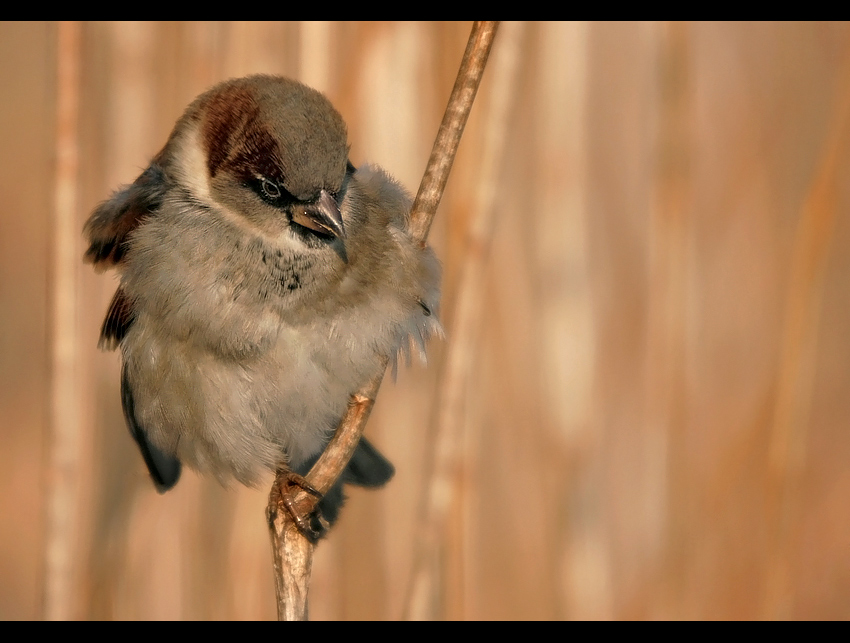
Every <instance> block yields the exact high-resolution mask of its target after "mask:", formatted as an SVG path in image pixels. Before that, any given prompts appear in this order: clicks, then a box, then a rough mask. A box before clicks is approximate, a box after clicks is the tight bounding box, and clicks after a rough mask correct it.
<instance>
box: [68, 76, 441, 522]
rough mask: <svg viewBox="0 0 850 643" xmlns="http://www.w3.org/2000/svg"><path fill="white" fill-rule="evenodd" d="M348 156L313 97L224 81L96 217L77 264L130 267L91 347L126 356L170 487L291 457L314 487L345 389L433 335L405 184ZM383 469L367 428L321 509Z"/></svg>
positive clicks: (425, 270)
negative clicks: (191, 472)
mask: <svg viewBox="0 0 850 643" xmlns="http://www.w3.org/2000/svg"><path fill="white" fill-rule="evenodd" d="M348 150H349V148H348V142H347V132H346V127H345V123H344V122H343V120H342V118H341V117H340V115H339V114H338V113H337V111H336V110H335V109H334V108H333V106H332V105H331V104H330V102H329V101H328V100H327V99H326V98H325V97H324V96H322V95H321V94H320V93H318V92H317V91H315V90H313V89H310V88H309V87H306V86H305V85H302V84H300V83H298V82H296V81H293V80H289V79H286V78H280V77H273V76H250V77H247V78H241V79H237V80H229V81H226V82H223V83H221V84H219V85H217V86H215V87H213V88H212V89H210V90H209V91H207V92H206V93H204V94H202V95H201V96H199V97H198V98H197V99H195V101H194V102H193V103H192V104H191V105H189V107H188V108H187V110H186V112H185V113H184V114H183V116H182V117H181V118H180V119H179V120H178V121H177V124H176V125H175V127H174V130H173V131H172V133H171V136H170V137H169V139H168V141H167V142H166V144H165V147H163V149H162V151H160V152H159V154H157V155H156V156H155V157H154V159H153V161H152V162H151V164H150V165H149V166H148V168H147V169H146V170H145V171H144V172H142V174H141V175H140V176H139V177H138V178H137V179H136V180H135V182H134V183H132V184H131V185H129V186H126V187H123V188H121V189H119V190H118V191H117V192H116V193H115V194H113V195H112V196H111V198H109V199H108V200H107V201H105V202H104V203H102V204H101V205H100V206H99V207H98V208H97V209H96V210H95V211H94V213H93V214H92V215H91V217H90V218H89V220H88V222H87V223H86V225H85V230H84V231H85V235H86V237H87V239H88V241H89V244H90V245H89V249H88V251H87V252H86V260H87V261H89V262H91V263H93V264H94V266H95V267H96V268H97V269H104V268H110V267H115V268H117V269H118V270H119V271H120V273H121V283H120V286H119V288H118V290H117V291H116V293H115V296H114V298H113V300H112V304H111V305H110V307H109V310H108V312H107V314H106V319H105V321H104V323H103V328H102V330H101V337H100V345H101V347H103V348H106V349H113V348H115V347H118V346H120V348H121V354H122V363H123V367H122V376H121V401H122V404H123V408H124V415H125V417H126V420H127V424H128V426H129V428H130V432H131V433H132V435H133V437H134V438H135V440H136V442H137V443H138V445H139V448H140V450H141V452H142V456H143V457H144V460H145V463H146V464H147V467H148V470H149V471H150V474H151V477H152V478H153V481H154V484H155V485H156V488H157V489H158V490H159V491H160V492H164V491H166V490H168V489H170V488H171V487H173V486H174V485H175V484H176V483H177V480H178V478H179V476H180V468H181V463H186V464H187V465H189V466H190V467H192V468H194V469H197V470H198V471H201V472H205V473H212V474H213V475H215V476H216V477H217V478H218V479H219V480H220V481H222V482H223V483H227V482H228V481H229V480H230V479H233V478H235V479H236V480H238V481H239V482H242V483H244V484H247V485H253V484H255V483H256V482H258V480H259V477H260V476H261V474H262V472H264V471H266V470H270V471H275V470H280V469H286V470H289V471H290V472H291V476H292V479H294V480H295V481H296V483H297V484H299V485H301V486H303V487H305V488H308V487H309V485H307V484H306V482H305V481H304V480H303V478H301V477H300V476H302V475H304V474H306V472H307V471H308V470H309V467H310V466H311V465H312V463H313V462H315V460H316V459H317V458H318V456H319V455H320V454H321V451H322V449H323V448H324V445H325V444H326V442H327V440H328V439H329V438H330V435H331V434H332V433H333V431H334V429H335V428H336V426H337V424H338V422H339V420H340V418H341V417H342V415H343V413H344V412H345V409H346V406H347V404H348V401H349V396H350V395H351V394H353V393H354V392H356V391H357V390H358V389H359V388H360V387H361V386H363V385H364V383H366V382H368V381H369V380H370V379H371V378H372V377H374V376H375V375H376V374H377V373H378V371H379V370H380V369H381V368H382V365H383V364H384V363H385V361H386V359H387V358H388V357H389V358H395V356H396V355H397V354H398V352H399V351H400V350H403V351H404V350H409V349H410V347H411V345H412V346H414V347H418V348H419V349H420V350H422V351H424V346H425V342H426V340H427V339H428V337H429V336H430V335H432V334H434V333H439V332H440V327H439V323H438V322H437V320H436V316H435V314H434V313H436V309H437V305H438V302H439V279H440V276H439V264H438V262H437V260H436V258H435V256H434V254H433V252H432V251H431V249H430V248H427V247H425V248H423V247H421V246H420V245H419V244H417V243H415V242H414V241H413V240H412V238H411V236H410V234H409V231H408V224H409V210H410V203H411V202H410V198H409V196H408V194H407V193H406V192H405V191H404V189H403V188H401V186H400V185H399V184H398V183H396V182H395V181H394V180H393V179H392V178H391V177H390V176H388V175H387V174H386V173H385V172H384V171H383V170H381V169H380V168H378V167H375V166H369V165H365V166H362V167H360V168H355V167H354V166H353V165H352V164H351V162H350V160H349V158H348ZM392 474H393V467H392V465H391V464H390V463H389V462H388V461H387V460H386V459H385V458H384V457H383V456H382V455H381V454H380V453H379V452H378V451H377V450H376V449H375V448H374V447H373V446H372V445H371V444H369V443H368V442H367V441H366V440H365V439H362V440H361V442H360V445H359V446H358V448H357V450H356V451H355V453H354V456H353V457H352V460H351V462H350V463H349V465H348V467H347V468H346V470H345V471H344V473H343V476H342V478H341V479H340V481H339V482H338V483H337V484H336V486H335V487H334V488H333V489H332V490H331V491H330V492H329V493H328V494H327V495H326V496H325V497H324V498H323V499H322V501H321V502H320V503H319V509H320V510H321V512H322V514H323V517H324V519H325V520H326V521H327V523H333V521H334V520H335V519H336V517H337V514H338V511H339V508H340V506H341V504H342V501H343V496H342V483H344V482H345V483H351V484H356V485H361V486H366V487H376V486H380V485H383V484H384V483H385V482H387V481H388V480H389V479H390V477H391V476H392ZM308 490H309V489H308ZM310 529H312V530H313V533H311V534H309V535H311V536H312V537H317V536H318V535H320V533H321V532H322V528H321V527H320V526H318V523H317V522H316V521H313V524H312V527H311V528H308V530H310Z"/></svg>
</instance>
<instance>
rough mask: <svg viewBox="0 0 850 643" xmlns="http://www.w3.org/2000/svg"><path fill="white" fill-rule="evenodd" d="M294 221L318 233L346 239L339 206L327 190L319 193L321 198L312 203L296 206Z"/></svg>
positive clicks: (293, 213) (293, 214)
mask: <svg viewBox="0 0 850 643" xmlns="http://www.w3.org/2000/svg"><path fill="white" fill-rule="evenodd" d="M292 220H293V221H295V223H298V224H300V225H303V226H304V227H305V228H310V229H311V230H315V231H316V232H321V233H323V234H331V235H333V236H335V237H337V238H339V239H345V226H343V225H342V214H341V213H340V211H339V204H338V203H337V202H336V201H335V200H334V198H333V197H332V196H331V195H330V193H329V192H328V191H327V190H322V191H321V192H319V198H318V199H316V200H315V201H313V202H312V203H308V204H306V205H302V204H298V205H296V206H295V207H294V208H293V210H292Z"/></svg>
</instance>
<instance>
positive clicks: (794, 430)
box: [0, 23, 850, 619]
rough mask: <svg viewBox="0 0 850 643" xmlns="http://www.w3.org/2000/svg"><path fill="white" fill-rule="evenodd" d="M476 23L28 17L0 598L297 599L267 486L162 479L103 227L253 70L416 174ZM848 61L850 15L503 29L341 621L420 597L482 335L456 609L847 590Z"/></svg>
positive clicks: (131, 614) (829, 610) (142, 611)
mask: <svg viewBox="0 0 850 643" xmlns="http://www.w3.org/2000/svg"><path fill="white" fill-rule="evenodd" d="M469 28H470V24H469V23H449V24H441V23H427V24H419V23H382V24H349V23H346V24H335V23H288V24H278V23H248V24H245V23H96V24H88V23H85V24H71V25H57V24H52V23H50V24H46V23H30V24H27V23H2V24H0V87H2V88H3V98H2V100H0V136H2V138H0V141H1V142H2V144H0V197H2V200H0V203H2V210H1V211H0V440H1V441H2V442H0V444H2V446H0V619H33V618H43V617H45V616H46V615H47V616H52V617H59V618H81V619H270V618H274V615H275V612H274V596H273V584H272V576H271V562H270V561H271V555H270V546H269V542H268V534H267V530H266V526H265V520H264V516H263V510H264V506H265V501H266V494H267V488H261V489H256V490H249V489H242V488H233V489H230V490H225V489H222V488H221V487H219V486H218V485H217V483H215V482H214V481H210V480H205V479H199V478H198V477H197V476H195V474H194V473H192V472H186V473H185V474H184V477H183V479H182V480H181V482H180V484H179V485H178V486H177V487H176V488H175V490H174V491H172V492H169V493H168V494H166V495H164V496H158V495H157V494H156V492H155V491H154V489H153V486H152V484H151V483H150V481H149V479H148V476H147V473H146V471H145V469H144V464H143V462H142V459H141V457H139V454H138V452H137V449H136V447H135V445H134V443H133V442H132V439H131V438H130V436H129V433H128V431H127V429H126V427H125V425H124V421H123V418H122V415H121V409H120V403H119V396H118V356H117V355H116V354H115V353H106V354H104V353H100V352H99V351H98V350H97V349H96V344H97V335H98V330H99V325H100V322H101V320H102V316H103V313H104V311H105V309H106V306H107V304H108V300H109V298H110V297H111V294H112V292H113V290H114V286H115V277H114V276H113V275H96V274H95V273H94V272H93V271H92V270H91V269H90V267H89V266H84V265H83V264H82V262H81V260H80V259H81V257H82V253H83V249H84V248H83V243H82V238H81V235H80V230H81V228H82V224H83V222H84V221H85V219H86V217H87V216H88V214H89V212H90V211H91V210H92V208H93V207H94V206H95V205H96V204H97V203H98V202H99V201H100V200H102V199H104V198H105V197H106V196H107V195H108V194H109V192H110V191H111V190H113V189H115V188H116V187H117V186H118V185H120V184H122V183H128V182H130V181H132V180H133V179H134V178H135V177H136V176H137V175H138V173H139V172H140V171H141V170H142V169H143V168H144V167H145V166H146V164H147V162H148V160H149V159H150V157H151V156H152V155H153V154H155V153H156V152H157V151H158V150H159V148H160V147H161V145H162V144H163V143H164V142H165V139H166V137H167V135H168V133H169V131H170V129H171V126H172V125H173V123H174V121H175V120H176V118H177V117H178V116H179V115H180V113H181V112H182V110H183V108H184V107H185V106H186V105H187V104H188V103H189V102H190V101H191V99H192V98H193V97H194V96H195V95H197V94H198V93H200V92H201V91H203V90H204V89H206V88H208V87H209V86H210V85H212V84H214V83H215V82H217V81H219V80H221V79H224V78H228V77H233V76H240V75H245V74H248V73H255V72H266V73H276V74H285V75H289V76H293V77H296V78H299V79H300V80H302V81H304V82H306V83H308V84H310V85H312V86H314V87H316V88H318V89H320V90H322V91H323V92H325V93H326V94H327V96H328V97H329V98H330V99H331V101H332V102H333V103H334V104H335V105H336V106H337V108H338V109H339V110H340V112H341V113H342V115H343V117H344V118H345V119H346V121H347V123H348V126H349V132H350V141H351V143H352V150H351V158H352V160H353V161H354V163H355V164H360V163H362V162H364V161H367V160H368V161H372V162H376V163H379V164H380V165H382V166H384V167H385V168H387V169H388V170H389V171H390V172H392V173H393V174H394V175H395V176H396V177H397V178H398V179H400V180H401V181H402V182H403V183H404V184H405V185H407V186H408V187H409V188H410V189H411V190H415V188H416V186H417V185H418V182H419V178H420V176H421V173H422V171H423V169H424V166H425V162H426V160H427V157H428V153H429V150H430V146H431V143H432V141H433V138H434V135H435V133H436V129H437V126H438V124H439V120H440V118H441V116H442V111H443V108H444V107H445V103H446V100H447V98H448V95H449V92H450V90H451V86H452V83H453V82H454V76H455V73H456V71H457V66H458V63H459V60H460V57H461V55H462V53H463V49H464V46H465V43H466V38H467V35H468V33H469ZM511 62H513V63H515V66H516V67H515V68H516V73H511V71H510V70H511ZM848 63H850V26H848V25H847V24H665V23H642V24H585V23H578V24H577V23H551V24H539V23H528V24H503V25H502V28H501V31H500V33H499V35H498V36H497V38H496V43H495V47H494V51H493V55H492V56H491V61H490V67H489V68H488V70H487V73H485V76H484V80H483V83H482V87H481V90H480V93H479V97H478V101H477V102H476V105H475V107H474V109H473V112H472V116H471V118H470V121H469V125H468V127H467V131H466V134H465V136H464V139H463V141H462V143H461V149H460V152H459V156H458V159H457V162H456V164H455V168H454V173H453V175H452V177H451V179H450V181H449V186H448V191H447V193H446V196H445V198H444V200H443V203H442V206H441V208H440V211H439V212H438V215H437V219H436V222H435V224H434V228H433V229H432V233H431V239H432V243H433V245H434V247H435V248H436V250H437V253H438V255H439V256H440V258H441V260H442V261H443V265H444V271H445V273H444V297H443V309H442V313H441V317H442V319H443V321H444V325H445V327H446V331H447V336H448V338H447V340H446V341H445V342H441V341H435V342H432V345H431V350H430V364H429V367H428V368H427V369H426V368H423V367H422V366H421V365H414V366H413V367H412V368H410V369H402V370H401V372H400V374H399V377H398V381H397V383H395V384H393V383H392V381H391V380H390V379H389V378H388V379H387V381H386V382H385V384H384V387H383V389H382V392H381V395H380V397H379V399H378V403H377V406H376V409H375V412H374V414H373V417H372V420H371V421H370V424H369V427H368V429H367V434H368V435H370V436H371V437H372V438H373V440H374V441H375V442H376V443H377V444H378V445H379V446H380V447H381V449H382V451H384V452H385V453H386V454H387V455H388V456H389V457H390V459H391V460H392V461H393V462H394V463H395V465H396V468H397V475H396V477H395V478H394V480H393V481H392V482H391V484H390V485H389V486H388V487H387V488H386V489H384V490H382V491H379V492H365V491H357V490H355V491H353V492H352V493H351V494H350V500H349V502H348V505H347V506H346V509H345V510H344V511H343V515H342V518H341V520H340V523H339V524H338V526H337V527H336V528H335V529H334V530H333V531H332V532H331V534H330V536H329V537H328V538H327V540H326V541H324V542H323V543H322V544H321V545H320V546H319V548H318V550H317V554H316V560H315V564H314V570H313V584H312V587H311V600H310V610H311V617H312V618H313V619H393V618H400V617H401V616H402V615H403V614H404V613H405V604H406V601H407V595H408V587H409V584H410V577H411V573H412V568H413V560H414V551H416V546H417V545H416V543H417V537H418V536H419V535H420V534H421V529H420V528H419V527H417V524H418V523H417V515H418V506H419V504H420V498H421V494H422V488H423V485H424V484H425V477H426V476H425V473H424V472H425V466H424V461H425V455H424V454H425V453H426V448H427V442H428V439H427V438H426V436H427V435H428V431H429V428H428V427H429V426H430V425H431V423H432V417H434V415H435V414H434V407H435V404H436V402H435V400H436V399H437V396H438V392H437V391H438V389H439V387H440V385H441V384H440V382H439V381H438V380H440V373H441V372H442V365H443V364H444V363H445V360H446V359H447V356H448V355H449V354H450V353H451V351H456V350H460V351H464V352H465V353H466V354H468V355H470V356H471V358H472V360H473V361H472V370H471V376H470V377H469V378H468V379H466V380H464V381H462V382H461V383H460V386H461V388H459V389H457V388H456V387H455V390H460V391H461V392H462V396H461V400H462V405H461V407H460V408H459V411H458V413H456V414H455V416H456V417H455V419H457V420H459V421H458V422H457V423H456V424H457V426H458V427H459V428H460V430H461V433H460V434H459V435H458V437H457V438H456V439H455V440H454V444H455V446H456V449H455V452H454V453H455V458H456V462H457V463H458V467H457V469H456V470H455V474H454V475H453V477H452V481H453V487H454V489H455V492H454V495H453V496H452V498H451V507H450V511H449V514H448V521H447V523H446V524H445V525H444V526H443V527H442V529H441V531H440V539H439V543H438V546H437V549H436V551H435V556H434V557H433V559H432V563H431V564H430V566H429V567H428V569H427V573H428V574H429V575H430V578H431V579H432V581H433V586H434V588H435V589H434V592H433V594H432V596H431V603H430V605H429V607H428V610H427V611H426V612H425V615H426V616H428V617H430V618H450V619H552V618H578V619H582V618H701V619H702V618H710V619H715V618H745V619H751V618H848V617H850V430H848V429H850V423H848V420H850V368H848V365H850V299H848V288H850V180H848V178H850V174H848V171H850V64H848ZM500 87H502V88H509V89H510V91H507V92H504V93H503V94H502V95H501V98H500V94H499V88H500ZM500 114H501V116H500ZM500 135H501V139H503V140H502V144H500V142H499V141H500ZM494 154H496V156H497V158H498V162H494V163H490V162H489V161H486V159H492V158H493V155H494ZM485 161H486V162H485ZM488 168H489V170H488ZM481 185H484V186H492V187H487V189H486V190H485V191H486V192H488V193H489V194H491V195H492V196H493V199H492V201H491V202H492V203H493V206H492V207H488V208H486V209H487V212H490V213H492V214H493V217H494V218H493V219H492V223H491V224H489V225H488V228H489V229H492V231H493V241H492V250H491V252H490V254H489V258H488V259H487V260H486V264H485V267H486V270H485V273H484V275H485V276H484V282H485V286H484V297H483V298H482V300H483V302H484V303H483V310H482V317H481V320H480V321H479V322H478V323H476V324H475V325H474V328H472V333H471V336H472V337H474V338H475V340H476V341H474V342H471V341H468V340H465V341H463V342H461V343H463V344H465V345H463V346H459V345H458V343H457V342H455V343H453V342H452V340H453V338H454V337H460V338H466V337H469V336H470V333H469V332H466V333H464V332H463V329H458V328H456V327H455V320H456V315H455V311H456V310H457V297H458V292H460V291H462V287H461V286H459V280H460V275H461V274H462V273H463V271H464V270H465V268H464V265H465V264H466V263H468V262H469V261H471V260H474V257H475V256H476V255H475V254H474V253H471V252H469V251H468V245H467V242H466V239H467V236H466V235H467V232H468V230H469V229H470V222H471V221H472V220H473V217H475V216H476V212H477V210H478V209H480V208H481V206H482V204H486V203H487V199H486V195H484V196H482V195H481V194H480V191H479V187H480V186H481ZM479 290H480V289H479ZM441 399H442V398H441Z"/></svg>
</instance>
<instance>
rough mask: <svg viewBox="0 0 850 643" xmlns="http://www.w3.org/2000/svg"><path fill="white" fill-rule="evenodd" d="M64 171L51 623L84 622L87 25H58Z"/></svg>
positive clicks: (55, 326)
mask: <svg viewBox="0 0 850 643" xmlns="http://www.w3.org/2000/svg"><path fill="white" fill-rule="evenodd" d="M56 49H57V52H56V54H57V59H56V64H57V66H56V71H57V91H56V96H57V99H56V168H55V172H56V174H55V188H54V189H55V195H54V205H53V220H52V226H51V228H52V231H53V236H52V239H51V246H50V255H51V259H52V265H51V270H50V318H49V324H50V326H49V328H50V360H51V364H50V433H49V438H48V440H49V442H48V445H47V453H48V457H49V462H48V466H47V526H46V528H47V533H46V539H45V540H46V552H45V570H44V605H43V609H44V618H45V619H46V620H68V619H72V618H74V617H75V616H76V615H77V614H76V601H75V588H74V579H75V576H76V573H77V570H76V566H75V562H74V559H75V556H74V549H75V547H76V545H77V543H76V537H77V536H78V534H79V532H80V529H79V524H78V520H77V517H78V515H79V511H77V508H78V506H79V502H78V500H79V488H80V458H79V454H80V421H79V418H80V413H79V405H80V395H79V387H78V385H77V382H78V377H77V372H78V366H79V360H78V350H77V323H76V320H77V315H76V302H77V282H76V279H77V274H78V270H77V264H78V263H79V255H80V251H79V248H78V246H79V226H78V224H77V221H76V217H75V214H76V205H77V183H76V182H77V168H78V145H77V144H78V122H79V121H78V115H79V86H80V83H79V77H80V25H79V23H77V22H60V23H58V25H57V47H56Z"/></svg>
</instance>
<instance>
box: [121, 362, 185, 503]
mask: <svg viewBox="0 0 850 643" xmlns="http://www.w3.org/2000/svg"><path fill="white" fill-rule="evenodd" d="M121 405H122V406H123V408H124V418H125V419H126V420H127V426H128V427H129V429H130V433H131V434H132V436H133V439H134V440H135V441H136V444H138V445H139V450H140V451H141V452H142V457H143V458H144V460H145V464H146V465H147V467H148V471H149V472H150V474H151V478H152V479H153V483H154V485H155V486H156V490H157V491H158V492H159V493H165V492H166V491H168V490H169V489H171V488H172V487H173V486H174V485H176V484H177V481H178V480H179V479H180V470H181V468H182V467H181V465H180V460H178V459H177V458H176V457H175V456H173V455H171V454H168V453H165V452H164V451H162V450H161V449H160V448H159V447H157V446H156V445H155V444H153V443H152V442H150V441H148V438H147V434H146V433H145V430H144V428H143V427H142V426H141V425H139V423H138V422H137V421H136V414H135V404H134V402H133V391H132V389H131V387H130V382H129V379H128V378H127V367H126V366H125V367H124V369H123V370H122V374H121Z"/></svg>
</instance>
